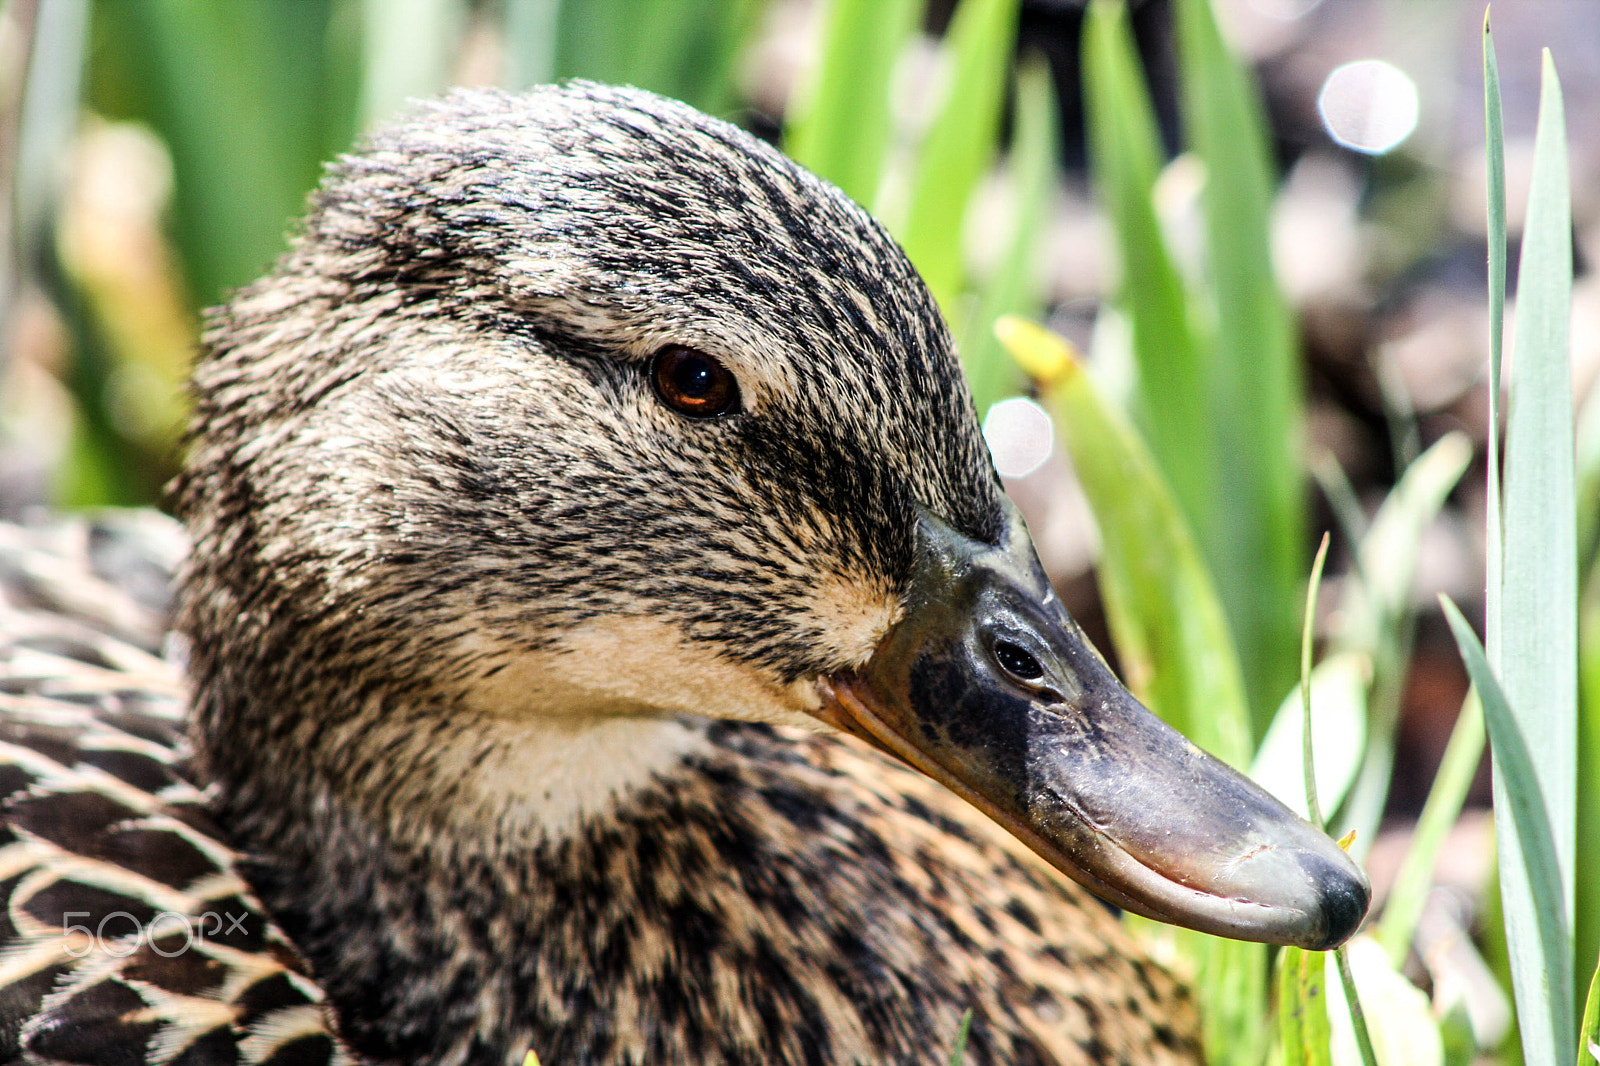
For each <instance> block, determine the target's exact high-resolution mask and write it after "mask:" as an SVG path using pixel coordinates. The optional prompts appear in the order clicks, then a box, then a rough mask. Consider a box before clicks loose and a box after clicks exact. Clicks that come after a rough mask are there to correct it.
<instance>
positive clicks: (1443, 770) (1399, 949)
mask: <svg viewBox="0 0 1600 1066" xmlns="http://www.w3.org/2000/svg"><path fill="white" fill-rule="evenodd" d="M1484 740H1485V734H1484V727H1483V708H1482V707H1480V706H1479V703H1478V698H1477V696H1476V694H1471V693H1469V694H1468V696H1467V699H1466V700H1465V701H1464V702H1463V703H1462V705H1461V713H1460V714H1459V715H1458V716H1457V717H1456V724H1455V728H1453V729H1452V730H1451V731H1450V741H1449V743H1448V744H1446V745H1445V749H1444V757H1443V758H1442V759H1441V760H1440V761H1439V771H1438V773H1436V774H1435V775H1434V778H1433V785H1432V786H1431V787H1430V788H1429V789H1428V799H1427V801H1426V802H1425V803H1424V804H1423V805H1422V815H1421V816H1420V817H1419V818H1418V819H1417V826H1416V829H1415V830H1413V831H1412V834H1411V847H1410V849H1409V850H1407V852H1406V857H1405V860H1404V862H1402V863H1401V866H1400V872H1399V874H1397V875H1396V876H1395V882H1394V887H1393V888H1392V889H1390V890H1389V901H1388V902H1387V903H1386V904H1384V908H1383V918H1382V920H1381V921H1379V923H1378V929H1377V938H1378V943H1379V944H1381V945H1383V949H1384V950H1385V951H1387V952H1388V953H1389V961H1390V962H1392V963H1393V964H1394V965H1395V967H1396V968H1399V967H1400V966H1401V965H1402V964H1403V963H1404V962H1405V959H1406V953H1407V952H1408V951H1409V950H1410V949H1411V938H1412V936H1414V935H1415V934H1416V931H1417V920H1418V919H1419V918H1421V917H1422V905H1423V902H1424V901H1425V900H1426V899H1427V896H1428V890H1429V889H1430V888H1431V887H1432V885H1433V867H1434V864H1435V863H1436V862H1437V861H1438V859H1439V848H1440V847H1441V846H1442V845H1443V844H1444V839H1445V836H1446V835H1447V834H1448V833H1449V832H1450V827H1451V826H1453V825H1455V822H1456V819H1457V818H1458V817H1459V816H1460V814H1461V806H1462V804H1463V803H1465V802H1466V798H1467V790H1468V789H1470V788H1471V787H1472V779H1473V778H1474V777H1476V776H1477V773H1478V763H1479V761H1480V760H1481V759H1482V758H1483V745H1484Z"/></svg>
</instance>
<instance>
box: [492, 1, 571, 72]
mask: <svg viewBox="0 0 1600 1066" xmlns="http://www.w3.org/2000/svg"><path fill="white" fill-rule="evenodd" d="M561 6H562V5H561V0H504V6H503V7H502V8H501V10H502V11H503V12H504V15H503V18H504V20H505V21H504V30H505V46H506V58H505V81H506V88H508V89H516V90H522V89H526V88H529V87H530V86H534V85H543V84H544V83H545V82H548V81H553V80H555V76H556V27H557V26H558V24H559V20H560V17H561Z"/></svg>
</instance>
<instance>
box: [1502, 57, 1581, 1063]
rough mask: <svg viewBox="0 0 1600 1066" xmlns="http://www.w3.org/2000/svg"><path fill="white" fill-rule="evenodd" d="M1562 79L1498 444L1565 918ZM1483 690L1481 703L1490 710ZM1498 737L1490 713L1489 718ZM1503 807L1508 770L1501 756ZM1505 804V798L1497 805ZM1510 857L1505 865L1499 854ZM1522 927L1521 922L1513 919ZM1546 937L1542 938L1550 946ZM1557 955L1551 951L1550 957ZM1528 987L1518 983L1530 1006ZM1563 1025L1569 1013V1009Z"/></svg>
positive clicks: (1567, 571)
mask: <svg viewBox="0 0 1600 1066" xmlns="http://www.w3.org/2000/svg"><path fill="white" fill-rule="evenodd" d="M1569 195H1570V194H1569V190H1568V178H1567V153H1566V138H1565V132H1564V119H1563V109H1562V103H1561V88H1560V83H1559V81H1558V80H1557V78H1556V74H1555V68H1554V66H1553V64H1552V63H1551V62H1550V58H1549V54H1548V53H1546V54H1545V57H1544V71H1543V82H1542V86H1541V92H1540V103H1539V124H1538V130H1537V132H1536V135H1535V140H1534V162H1533V176H1532V184H1531V187H1530V190H1529V195H1528V214H1527V223H1526V226H1525V229H1524V233H1523V240H1522V258H1521V262H1520V265H1519V269H1518V296H1517V315H1516V323H1515V326H1514V330H1515V332H1514V341H1515V353H1516V360H1515V363H1514V365H1513V366H1512V368H1511V371H1512V375H1511V376H1512V382H1511V394H1510V396H1511V398H1510V405H1509V410H1508V412H1507V421H1506V448H1505V494H1504V505H1505V544H1504V551H1505V556H1504V558H1505V566H1504V571H1503V579H1502V585H1501V596H1500V605H1501V612H1502V614H1501V624H1500V636H1501V655H1500V664H1499V665H1500V675H1501V677H1502V679H1503V683H1504V686H1505V692H1506V696H1507V698H1508V699H1509V701H1510V707H1511V710H1512V711H1513V712H1514V713H1515V714H1517V716H1518V723H1517V724H1518V727H1519V730H1520V732H1521V734H1522V736H1523V737H1524V738H1525V739H1526V743H1527V746H1528V749H1529V751H1530V753H1531V757H1532V762H1533V766H1534V769H1535V771H1536V772H1537V774H1538V778H1537V780H1538V782H1539V789H1540V791H1541V793H1542V794H1543V798H1544V803H1545V806H1546V809H1547V812H1548V817H1549V819H1550V825H1551V833H1552V836H1553V838H1554V841H1555V849H1556V856H1557V862H1558V865H1557V870H1558V871H1559V877H1560V883H1561V886H1562V899H1563V906H1564V907H1565V908H1566V909H1565V910H1564V911H1563V915H1562V916H1563V918H1564V919H1565V922H1566V927H1567V928H1570V926H1571V923H1572V921H1573V919H1574V913H1573V894H1572V888H1573V884H1574V881H1573V873H1574V869H1575V867H1574V858H1575V852H1576V846H1577V840H1576V825H1575V820H1576V806H1577V801H1576V796H1577V745H1578V736H1577V676H1578V670H1577V604H1578V586H1577V544H1576V521H1577V517H1576V503H1575V501H1574V492H1575V484H1574V481H1575V477H1576V475H1575V471H1574V466H1573V463H1574V460H1573V413H1572V384H1571V382H1572V378H1571V373H1572V372H1571V366H1570V339H1569V328H1570V326H1569V322H1570V317H1571V301H1572V245H1571V230H1572V215H1571V204H1570V199H1569ZM1487 702H1488V701H1487V699H1486V700H1485V706H1486V710H1487ZM1489 725H1490V730H1491V734H1490V735H1491V736H1494V733H1493V728H1494V722H1493V719H1492V718H1491V719H1490V723H1489ZM1496 767H1497V773H1496V779H1495V800H1496V805H1497V808H1498V807H1500V806H1501V801H1502V800H1504V799H1505V798H1506V794H1507V793H1508V792H1510V791H1512V790H1513V788H1514V785H1513V779H1512V778H1511V777H1510V775H1509V772H1507V770H1506V767H1505V764H1504V762H1503V761H1497V764H1496ZM1502 809H1503V808H1502ZM1496 826H1497V828H1498V829H1499V832H1500V842H1501V843H1500V846H1501V867H1500V869H1501V882H1502V889H1503V890H1504V893H1505V908H1506V914H1507V917H1508V919H1509V920H1510V924H1509V925H1508V933H1509V934H1510V938H1511V952H1512V956H1513V960H1514V962H1515V961H1516V960H1517V958H1518V956H1522V960H1523V965H1526V964H1527V955H1528V953H1530V952H1533V951H1537V950H1539V948H1538V946H1537V945H1535V944H1533V943H1530V942H1528V941H1527V940H1526V939H1523V940H1521V941H1520V942H1519V939H1518V936H1517V929H1518V927H1519V923H1518V922H1517V921H1516V917H1517V915H1518V913H1519V912H1520V911H1523V910H1526V909H1527V908H1529V907H1531V906H1536V905H1538V901H1537V899H1535V898H1534V895H1533V894H1534V892H1535V891H1536V887H1535V886H1534V885H1533V884H1532V883H1530V882H1529V880H1528V878H1527V874H1526V872H1525V868H1524V866H1523V865H1522V864H1521V863H1519V862H1517V861H1515V857H1516V855H1517V852H1518V841H1519V838H1520V836H1521V832H1522V829H1523V826H1522V824H1521V822H1520V821H1517V820H1514V819H1512V818H1509V817H1507V816H1506V815H1505V814H1504V813H1502V814H1500V815H1499V816H1498V817H1497V819H1496ZM1508 857H1509V858H1510V860H1511V861H1510V862H1509V863H1508V861H1507V859H1508ZM1521 924H1522V926H1523V927H1524V928H1526V922H1525V921H1524V922H1522V923H1521ZM1548 948H1549V946H1548V945H1546V950H1548ZM1561 951H1562V954H1563V956H1564V957H1563V958H1562V959H1561V960H1560V961H1561V962H1562V963H1563V964H1564V967H1565V971H1564V972H1565V973H1566V975H1567V978H1566V983H1565V984H1564V985H1561V986H1560V993H1558V992H1557V990H1556V987H1554V986H1552V988H1551V995H1553V996H1555V995H1559V994H1564V995H1565V997H1566V1002H1565V1003H1564V1004H1563V1006H1564V1007H1565V1008H1566V1014H1567V1015H1570V1014H1571V1012H1572V1010H1573V1008H1574V1004H1575V1001H1574V1000H1573V998H1572V997H1573V995H1574V991H1573V987H1572V983H1571V976H1570V975H1571V966H1572V957H1571V955H1570V952H1571V943H1570V940H1569V941H1567V942H1566V943H1564V945H1563V946H1562V948H1561ZM1556 961H1557V960H1554V959H1549V958H1546V959H1545V960H1544V964H1545V965H1546V966H1551V967H1553V966H1554V965H1555V962H1556ZM1526 994H1527V993H1526V992H1525V990H1524V989H1522V988H1519V989H1518V991H1517V1001H1518V1006H1519V1009H1521V1011H1522V1012H1523V1013H1524V1014H1525V1015H1526V1014H1527V1013H1528V1006H1527V1004H1526V1003H1525V1001H1524V996H1525V995H1526ZM1541 1021H1543V1019H1542V1017H1538V1018H1536V1020H1532V1021H1530V1019H1529V1018H1527V1017H1524V1018H1523V1020H1522V1036H1523V1047H1524V1049H1525V1050H1526V1051H1527V1054H1528V1060H1529V1061H1530V1062H1544V1061H1549V1062H1557V1061H1559V1059H1558V1056H1559V1055H1562V1054H1564V1053H1565V1052H1566V1051H1567V1050H1569V1049H1570V1047H1571V1033H1572V1031H1573V1030H1572V1026H1571V1024H1567V1025H1566V1026H1565V1027H1564V1028H1557V1029H1556V1030H1555V1031H1554V1032H1551V1031H1547V1030H1546V1029H1545V1028H1544V1027H1543V1026H1542V1025H1541V1024H1539V1022H1541ZM1568 1021H1569V1023H1570V1018H1568Z"/></svg>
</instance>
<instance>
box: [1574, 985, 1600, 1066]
mask: <svg viewBox="0 0 1600 1066" xmlns="http://www.w3.org/2000/svg"><path fill="white" fill-rule="evenodd" d="M1578 1061H1579V1062H1582V1063H1600V967H1596V968H1595V971H1594V976H1593V977H1591V978H1589V994H1588V995H1587V996H1585V997H1584V1001H1583V1021H1582V1022H1580V1023H1579V1024H1578Z"/></svg>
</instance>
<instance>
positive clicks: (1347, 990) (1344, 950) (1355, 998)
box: [1333, 945, 1378, 1066]
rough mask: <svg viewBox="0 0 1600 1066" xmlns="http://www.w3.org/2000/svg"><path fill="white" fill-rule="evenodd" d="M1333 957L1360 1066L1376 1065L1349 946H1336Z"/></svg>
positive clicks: (1376, 1061)
mask: <svg viewBox="0 0 1600 1066" xmlns="http://www.w3.org/2000/svg"><path fill="white" fill-rule="evenodd" d="M1333 959H1334V964H1335V965H1336V966H1337V967H1338V969H1339V984H1340V985H1341V986H1342V987H1343V988H1344V1003H1345V1008H1346V1009H1347V1010H1348V1011H1349V1012H1350V1028H1351V1030H1352V1031H1353V1032H1354V1033H1355V1038H1356V1048H1357V1049H1358V1050H1359V1051H1360V1052H1361V1063H1362V1066H1378V1055H1377V1053H1376V1052H1375V1051H1374V1050H1373V1048H1372V1034H1371V1033H1370V1032H1368V1030H1367V1012H1366V1008H1365V1007H1363V1006H1362V1004H1361V996H1360V994H1359V993H1358V992H1357V990H1356V978H1355V974H1353V973H1351V972H1350V949H1349V946H1348V945H1342V946H1340V947H1338V948H1336V949H1335V950H1334V953H1333Z"/></svg>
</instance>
